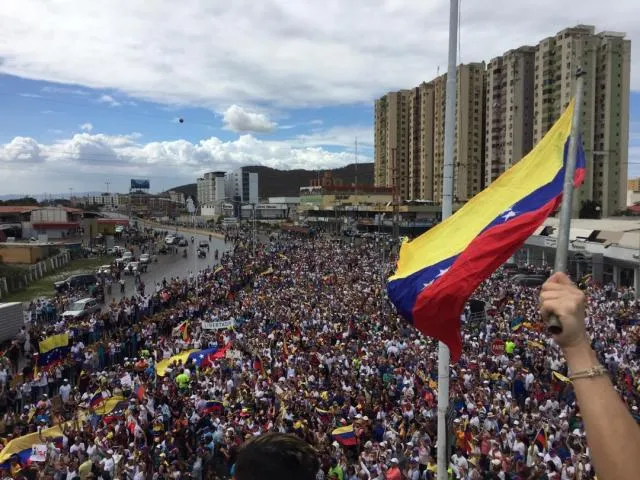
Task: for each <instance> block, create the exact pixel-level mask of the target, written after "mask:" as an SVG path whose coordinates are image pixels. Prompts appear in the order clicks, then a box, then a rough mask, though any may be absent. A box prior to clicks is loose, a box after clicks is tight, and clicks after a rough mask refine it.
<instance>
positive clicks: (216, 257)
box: [214, 250, 218, 260]
mask: <svg viewBox="0 0 640 480" xmlns="http://www.w3.org/2000/svg"><path fill="white" fill-rule="evenodd" d="M214 258H215V259H216V260H217V259H218V250H216V253H215V257H214Z"/></svg>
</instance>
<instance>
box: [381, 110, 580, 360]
mask: <svg viewBox="0 0 640 480" xmlns="http://www.w3.org/2000/svg"><path fill="white" fill-rule="evenodd" d="M573 109H574V103H573V101H572V102H571V103H570V104H569V107H568V108H567V110H566V111H565V112H564V113H563V114H562V116H561V117H560V119H559V120H558V121H557V122H556V124H555V125H554V126H553V127H552V128H551V130H549V132H548V133H547V134H546V135H545V137H544V138H543V139H542V140H541V141H540V142H539V143H538V144H537V145H536V146H535V148H534V149H533V150H532V151H531V152H530V153H529V154H528V155H526V156H525V157H524V158H523V159H522V160H520V161H519V162H518V163H516V164H515V165H513V166H512V167H511V168H510V169H509V170H507V171H506V172H505V173H504V174H503V175H501V176H500V177H499V178H498V179H496V180H495V181H494V182H493V183H492V184H491V185H490V186H489V187H487V188H486V189H485V190H483V191H482V192H480V193H479V194H477V195H476V196H475V197H473V198H472V199H471V200H469V202H467V203H466V205H464V206H463V207H462V208H461V209H460V210H458V211H457V212H456V213H455V214H454V215H452V216H451V217H449V218H447V219H446V220H445V221H443V222H442V223H440V224H438V225H437V226H435V227H434V228H432V229H430V230H429V231H427V232H425V233H424V234H423V235H421V236H420V237H418V238H416V239H415V240H413V241H411V242H405V243H403V244H402V247H401V248H400V257H399V259H398V265H397V268H396V272H395V274H394V275H393V276H392V277H390V278H389V281H388V284H387V291H388V294H389V298H390V299H391V301H392V302H393V303H394V305H395V306H396V308H397V309H398V311H399V312H400V314H402V315H403V316H404V317H405V318H406V319H407V320H409V321H410V322H412V323H413V325H414V326H415V327H416V328H417V329H418V330H420V331H421V332H422V333H424V334H425V335H428V336H431V337H435V338H437V339H439V340H440V341H442V342H444V343H445V344H447V345H448V346H449V348H450V350H451V357H452V359H453V360H454V361H455V360H457V359H458V358H459V357H460V354H461V352H462V341H461V337H460V314H461V313H462V310H463V309H464V304H465V302H466V301H467V299H468V298H469V296H470V295H471V294H472V293H473V291H474V290H475V289H476V288H477V286H478V285H479V284H480V283H481V282H482V281H483V280H484V279H486V278H487V277H488V276H489V275H491V273H493V272H494V271H495V270H496V269H497V268H498V267H499V266H500V265H502V264H503V263H504V262H505V261H506V260H507V259H508V258H509V257H510V256H511V255H512V254H513V253H514V252H515V251H516V250H517V249H518V247H519V246H520V245H522V243H524V241H525V240H526V239H527V238H528V237H529V236H530V235H532V234H533V232H534V231H535V229H536V228H537V227H538V226H539V225H541V224H542V223H543V222H544V220H545V219H546V218H547V217H548V216H549V215H550V214H552V213H553V212H554V211H555V210H556V209H557V208H558V206H559V205H560V202H561V200H562V188H563V183H564V172H565V168H564V166H565V162H566V157H567V152H568V145H569V138H570V134H571V123H572V116H573ZM584 175H585V158H584V151H583V149H582V145H581V142H580V141H579V142H578V158H577V165H576V174H575V176H574V185H575V186H578V185H580V184H581V183H582V180H583V179H584Z"/></svg>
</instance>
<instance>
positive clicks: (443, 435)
mask: <svg viewBox="0 0 640 480" xmlns="http://www.w3.org/2000/svg"><path fill="white" fill-rule="evenodd" d="M458 2H459V0H450V9H449V67H448V71H447V85H446V98H445V102H446V103H445V114H444V168H443V172H442V221H444V220H446V219H447V218H448V217H450V216H451V214H452V213H453V147H454V136H453V134H454V131H455V127H456V94H457V91H456V88H457V83H456V77H457V60H458V59H457V52H458ZM449 362H450V354H449V347H447V346H446V345H445V344H444V343H442V342H440V344H439V348H438V444H437V446H438V480H447V478H448V474H447V468H448V466H449V452H447V446H448V444H449V442H448V441H447V440H448V438H447V435H448V432H447V410H448V408H449Z"/></svg>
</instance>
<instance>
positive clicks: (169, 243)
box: [164, 235, 176, 245]
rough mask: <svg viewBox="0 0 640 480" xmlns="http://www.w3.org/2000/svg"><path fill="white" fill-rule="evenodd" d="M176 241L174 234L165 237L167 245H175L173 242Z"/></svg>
mask: <svg viewBox="0 0 640 480" xmlns="http://www.w3.org/2000/svg"><path fill="white" fill-rule="evenodd" d="M175 241H176V237H174V236H173V235H167V236H166V237H164V243H166V244H167V245H173V242H175Z"/></svg>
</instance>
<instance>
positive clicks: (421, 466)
mask: <svg viewBox="0 0 640 480" xmlns="http://www.w3.org/2000/svg"><path fill="white" fill-rule="evenodd" d="M385 248H386V247H382V245H381V244H380V242H378V241H377V240H375V239H358V240H354V239H345V238H340V237H332V236H322V235H321V236H318V237H315V238H302V237H296V236H290V235H284V234H281V235H279V236H277V237H274V238H273V239H271V240H270V241H268V242H264V243H261V244H260V245H259V246H258V248H253V246H252V245H251V242H250V241H249V240H248V239H247V237H246V236H245V237H243V236H242V235H240V236H239V237H237V238H236V239H235V242H234V245H233V248H232V249H231V250H230V252H228V253H225V254H224V255H222V256H221V258H220V263H219V264H218V265H211V266H210V267H209V268H208V269H206V270H203V271H200V272H198V273H197V274H196V275H186V276H185V277H183V278H168V279H165V280H164V281H163V282H161V283H159V284H158V285H155V286H153V287H152V288H151V286H149V288H147V291H146V292H138V293H137V294H136V295H134V296H132V297H129V298H123V299H122V300H120V301H115V300H114V301H113V302H111V303H110V304H109V305H108V308H105V309H104V310H103V312H101V313H97V314H94V315H92V316H91V317H90V318H87V319H86V320H85V321H83V322H81V323H78V324H68V323H66V322H65V321H64V320H60V319H58V318H53V317H55V315H53V316H51V315H46V316H42V317H41V318H40V319H39V321H38V322H34V324H33V325H32V326H30V328H25V329H24V330H23V331H21V332H20V333H19V334H18V337H17V338H16V340H15V342H14V344H13V346H12V348H14V349H16V350H17V351H18V352H19V361H16V362H10V361H9V359H8V357H7V356H6V355H5V356H3V360H0V361H2V362H3V364H2V366H1V367H0V439H1V440H0V441H1V442H2V445H0V449H1V448H2V446H3V445H4V446H5V449H4V450H3V454H5V455H7V450H10V447H11V445H12V441H13V444H15V441H16V440H19V439H20V438H23V437H24V436H25V435H29V434H32V435H33V434H35V435H36V437H35V438H36V440H37V441H36V442H35V443H38V444H44V445H47V450H46V461H44V462H43V461H38V459H33V457H32V459H31V460H29V456H27V457H25V456H24V455H22V456H21V455H20V454H19V452H9V453H10V455H8V456H7V457H6V458H5V457H0V462H3V463H2V468H3V470H2V475H3V476H4V477H6V478H16V479H20V478H29V479H31V478H53V479H56V480H58V479H69V480H70V479H75V478H80V479H82V480H84V479H87V478H103V479H105V480H107V479H108V480H114V479H129V480H131V479H133V480H143V479H153V480H156V479H157V480H160V479H169V478H180V477H182V478H195V479H215V478H221V479H222V478H230V477H232V476H233V474H234V472H235V468H236V460H237V458H238V452H239V449H240V447H241V446H242V445H243V443H245V442H246V441H247V440H248V439H252V438H255V437H258V436H261V435H264V434H266V433H267V432H282V433H291V434H294V435H296V436H298V437H299V438H300V439H302V440H304V441H306V442H307V443H308V444H310V445H311V446H312V447H313V448H314V449H315V452H317V458H318V460H319V461H318V469H317V475H316V478H317V479H332V480H356V479H372V480H373V479H376V480H378V479H380V480H381V479H389V480H397V479H404V478H406V479H410V480H419V479H429V478H434V477H435V474H436V458H435V453H436V448H435V447H436V441H437V440H438V439H437V438H436V432H437V429H436V424H437V404H436V399H437V390H438V382H437V343H436V342H435V341H434V340H432V339H429V338H425V337H423V336H422V335H421V334H419V333H418V332H417V331H416V330H415V329H413V328H412V327H411V326H409V325H407V324H406V323H405V322H404V320H402V319H401V318H400V317H399V316H398V315H397V314H396V313H395V311H394V308H393V306H392V305H391V304H390V302H389V300H388V298H387V296H386V293H385V280H386V278H387V276H388V274H389V273H390V270H391V268H392V265H391V263H390V261H388V259H389V258H390V257H391V259H392V256H389V255H388V253H387V252H384V251H383V250H384V249H385ZM587 283H588V284H585V285H584V288H585V289H586V290H587V293H588V298H589V304H588V319H587V322H588V325H589V327H590V332H591V335H592V339H593V345H594V348H595V349H596V351H597V352H598V355H599V356H600V357H601V358H600V360H601V362H602V363H603V365H605V366H606V367H607V369H608V370H609V371H610V373H611V375H612V378H613V379H614V381H615V385H616V387H617V389H618V391H619V392H620V394H621V396H622V397H623V398H624V400H625V402H626V403H627V405H628V408H629V409H630V410H631V411H632V412H636V413H637V410H638V408H639V405H640V403H639V402H638V387H639V386H640V383H639V381H640V376H638V370H639V369H640V365H639V363H638V361H637V356H636V343H637V338H638V337H637V334H636V332H635V330H634V329H635V326H634V321H635V319H636V318H637V314H638V305H637V304H636V301H635V300H632V298H633V295H631V296H629V295H628V294H629V293H630V292H629V291H628V290H627V289H620V288H616V287H615V286H613V287H612V286H610V285H606V286H600V285H597V284H595V283H593V282H587ZM631 293H632V292H631ZM538 295H539V289H537V288H531V287H526V286H514V285H512V283H511V282H510V281H509V276H508V274H507V272H505V271H503V270H501V271H499V272H497V273H496V274H495V275H493V276H492V277H491V278H490V279H489V280H487V281H486V282H484V283H483V284H482V285H481V287H480V288H479V289H478V291H477V292H476V294H475V295H474V298H476V299H479V300H482V301H484V302H485V303H486V305H487V309H486V310H487V312H486V315H484V314H483V315H467V317H466V318H467V320H466V321H465V322H463V326H462V330H463V340H464V342H463V344H464V348H463V355H462V358H461V360H460V361H459V362H458V363H456V364H455V365H453V366H452V368H451V384H450V392H451V402H450V403H451V405H452V416H453V428H452V435H451V438H450V439H448V440H449V445H450V453H451V456H450V468H449V476H450V478H455V479H473V480H475V479H483V478H495V479H545V478H547V479H554V480H555V479H557V480H572V479H591V478H594V476H595V471H594V469H593V468H592V465H591V462H590V457H589V445H588V443H587V439H586V438H585V434H584V428H583V422H582V418H581V414H580V409H579V407H578V405H576V399H575V393H574V391H573V387H572V385H571V383H570V382H568V379H567V378H566V375H567V368H566V365H565V362H564V360H563V357H562V355H561V353H560V350H559V349H558V347H557V346H556V345H555V344H554V343H553V341H551V340H550V339H549V338H548V336H547V335H546V334H545V333H544V331H543V330H542V329H541V328H539V325H540V319H539V314H538V305H539V304H538ZM467 313H468V312H467ZM214 322H216V323H214ZM220 326H222V327H230V328H218V327H220ZM65 333H66V334H67V335H68V338H69V349H68V352H67V351H65V356H64V358H62V359H61V361H59V362H58V363H56V364H55V365H51V366H44V365H38V363H39V362H38V355H34V353H38V344H39V342H40V341H42V340H44V339H45V338H48V337H51V336H52V335H56V334H65ZM495 340H502V341H503V342H504V347H505V348H504V351H496V348H495V344H496V342H495ZM185 352H186V353H185ZM185 360H186V361H185ZM55 428H59V429H60V432H59V434H56V435H55V436H48V434H47V432H49V431H53V429H55ZM336 429H338V430H336ZM334 432H338V433H334Z"/></svg>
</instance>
